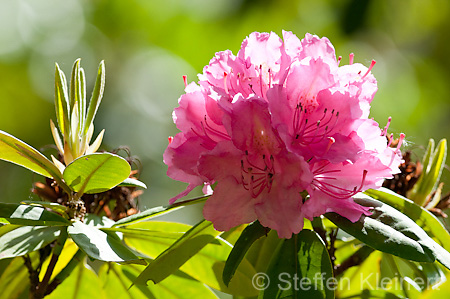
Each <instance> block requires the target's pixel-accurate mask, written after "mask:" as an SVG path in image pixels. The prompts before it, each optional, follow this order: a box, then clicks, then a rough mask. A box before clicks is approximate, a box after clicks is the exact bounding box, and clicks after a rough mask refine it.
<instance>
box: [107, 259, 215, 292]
mask: <svg viewBox="0 0 450 299" xmlns="http://www.w3.org/2000/svg"><path fill="white" fill-rule="evenodd" d="M143 269H144V268H143V267H142V266H139V265H121V266H118V265H115V264H109V265H104V266H103V267H102V268H101V269H100V271H99V277H100V279H101V280H102V285H104V289H105V291H106V292H107V294H108V295H109V297H110V298H117V297H118V294H122V295H123V297H124V298H133V299H146V298H173V299H191V298H202V299H213V298H217V296H216V295H215V294H214V292H212V291H211V289H209V288H208V287H206V286H205V285H204V284H203V283H201V282H199V281H196V280H194V279H192V278H190V277H189V276H187V275H185V274H183V273H181V272H180V271H177V272H176V273H175V274H174V275H171V276H169V277H168V278H167V279H165V280H164V281H162V282H160V283H158V284H150V285H148V286H142V285H139V286H135V287H133V288H130V289H128V287H129V286H130V285H131V284H132V282H133V281H134V280H136V278H137V276H138V275H139V274H140V273H141V272H142V270H143Z"/></svg>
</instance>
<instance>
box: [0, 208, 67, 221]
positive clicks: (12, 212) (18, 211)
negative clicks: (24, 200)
mask: <svg viewBox="0 0 450 299" xmlns="http://www.w3.org/2000/svg"><path fill="white" fill-rule="evenodd" d="M0 218H3V219H4V220H6V222H7V223H10V224H19V225H37V226H43V225H46V226H54V225H60V226H61V225H70V223H71V222H70V221H69V220H67V219H66V218H64V217H62V216H60V215H58V214H56V213H53V212H49V211H47V210H46V209H44V208H43V207H40V206H35V205H23V204H15V203H0ZM0 221H1V220H0Z"/></svg>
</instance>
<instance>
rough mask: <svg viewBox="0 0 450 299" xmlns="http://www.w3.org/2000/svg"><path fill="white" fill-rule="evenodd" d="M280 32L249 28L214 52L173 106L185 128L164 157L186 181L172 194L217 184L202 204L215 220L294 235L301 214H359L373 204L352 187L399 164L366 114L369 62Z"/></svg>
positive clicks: (373, 184)
mask: <svg viewBox="0 0 450 299" xmlns="http://www.w3.org/2000/svg"><path fill="white" fill-rule="evenodd" d="M283 39H284V41H283V40H281V39H280V38H279V37H278V36H277V35H276V34H275V33H257V32H255V33H252V34H251V35H250V36H249V37H248V38H247V39H245V40H244V42H243V43H242V46H241V49H240V51H239V52H238V54H237V55H236V56H235V55H233V54H232V53H231V52H230V51H224V52H219V53H216V56H215V57H214V58H213V59H212V60H211V61H210V63H209V65H207V66H206V67H205V68H204V70H203V74H201V75H199V79H200V81H199V85H197V84H195V83H191V84H189V85H187V84H186V93H185V94H184V95H182V96H181V97H180V99H179V107H178V108H176V109H175V110H174V114H173V119H174V122H175V123H176V125H177V128H178V129H179V130H180V131H181V132H180V133H178V134H177V135H176V136H175V137H174V138H173V139H170V141H171V142H170V144H169V146H168V147H167V150H166V152H165V153H164V162H165V163H166V164H167V165H168V172H167V173H168V175H169V176H170V177H171V178H174V179H176V180H180V181H184V182H187V183H188V184H189V185H188V187H187V189H186V190H185V191H184V192H182V193H181V194H179V195H177V196H176V197H174V198H172V199H171V201H170V203H173V202H174V201H176V200H177V199H179V198H180V197H182V196H184V195H186V194H187V193H189V192H190V191H191V190H192V189H193V188H195V187H196V186H200V185H205V186H208V187H209V186H214V191H213V193H212V195H211V197H210V198H209V199H208V200H207V201H206V204H205V207H204V210H203V214H204V216H205V218H206V219H207V220H210V221H212V222H213V224H214V226H215V228H216V229H218V230H229V229H230V228H232V227H234V226H237V225H240V224H243V223H250V222H253V221H255V220H259V221H260V222H261V224H262V225H264V226H266V227H269V228H272V229H275V230H277V232H278V235H279V237H283V238H290V237H291V236H292V233H294V234H295V233H298V232H299V231H300V230H301V229H302V227H303V218H307V219H310V220H312V218H314V217H317V216H320V215H322V214H324V213H326V212H336V213H339V214H340V215H342V216H344V217H347V218H348V219H349V220H351V221H356V220H358V219H359V218H360V217H361V215H362V214H366V215H368V214H370V213H369V212H368V209H367V208H365V207H362V206H360V205H358V204H356V203H355V202H354V201H353V200H352V198H351V197H352V196H353V195H355V194H356V193H358V192H361V191H364V190H367V189H369V188H377V187H379V186H380V185H381V183H382V181H383V180H384V179H385V178H390V177H392V174H394V173H396V172H398V168H397V166H398V165H399V164H400V162H401V157H400V154H399V148H397V149H392V148H390V147H389V146H388V144H387V138H386V133H387V127H388V126H386V128H384V129H383V130H381V129H380V128H379V126H378V124H377V123H376V122H375V121H373V120H372V119H369V118H368V116H369V112H370V103H371V101H372V99H373V96H374V94H375V92H376V90H377V84H376V80H375V78H374V77H373V76H372V74H371V72H370V70H371V68H372V67H373V65H374V62H373V63H372V64H371V65H370V67H369V68H366V67H364V66H363V65H360V64H357V63H353V54H351V55H350V65H346V66H339V62H340V58H339V59H338V60H337V59H336V56H335V52H334V48H333V46H332V45H331V43H330V42H329V40H328V39H326V38H319V37H317V36H314V35H311V34H306V36H305V38H304V39H303V40H299V39H298V38H297V37H296V36H295V35H294V34H292V33H291V32H283ZM402 138H403V135H402ZM400 144H401V142H400ZM302 194H303V196H302ZM305 194H308V195H307V196H305Z"/></svg>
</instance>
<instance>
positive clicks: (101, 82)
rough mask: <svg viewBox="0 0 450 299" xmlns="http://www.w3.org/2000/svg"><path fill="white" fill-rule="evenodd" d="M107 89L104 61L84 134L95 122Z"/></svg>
mask: <svg viewBox="0 0 450 299" xmlns="http://www.w3.org/2000/svg"><path fill="white" fill-rule="evenodd" d="M104 89H105V62H104V61H103V60H102V61H101V62H100V65H99V67H98V73H97V80H96V81H95V86H94V90H93V91H92V96H91V99H90V101H89V108H88V112H87V115H86V121H85V123H84V134H86V133H87V131H88V130H89V127H90V125H91V124H92V122H93V121H94V117H95V114H96V113H97V109H98V106H100V103H101V101H102V97H103V91H104Z"/></svg>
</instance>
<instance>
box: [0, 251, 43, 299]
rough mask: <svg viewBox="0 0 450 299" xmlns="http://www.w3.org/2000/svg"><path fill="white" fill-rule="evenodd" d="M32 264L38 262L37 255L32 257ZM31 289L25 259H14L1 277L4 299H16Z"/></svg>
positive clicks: (0, 286)
mask: <svg viewBox="0 0 450 299" xmlns="http://www.w3.org/2000/svg"><path fill="white" fill-rule="evenodd" d="M30 258H31V260H32V262H34V261H36V260H37V258H38V257H37V255H34V254H33V255H31V256H30ZM29 287H30V283H29V274H28V269H27V268H26V267H25V263H24V259H23V258H21V257H16V258H14V259H13V260H12V261H11V263H9V265H8V267H7V268H6V269H5V271H4V272H3V273H2V275H1V276H0V290H1V294H2V297H3V298H8V299H15V298H18V297H19V295H20V294H21V293H22V292H23V291H24V290H25V289H28V288H29Z"/></svg>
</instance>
